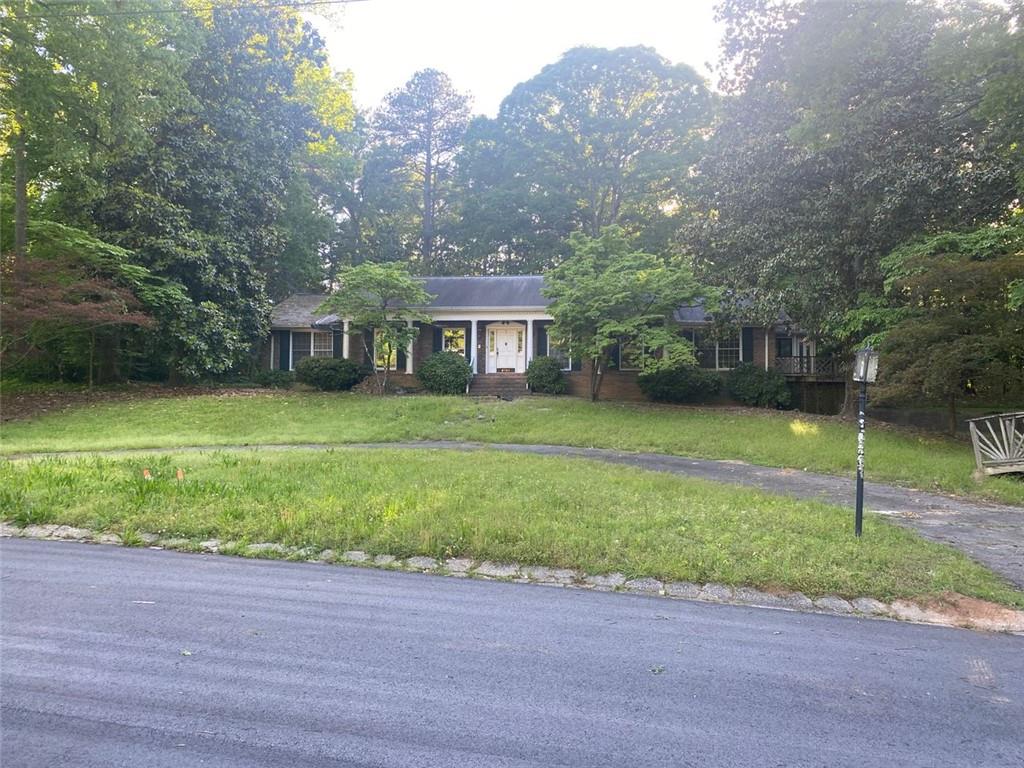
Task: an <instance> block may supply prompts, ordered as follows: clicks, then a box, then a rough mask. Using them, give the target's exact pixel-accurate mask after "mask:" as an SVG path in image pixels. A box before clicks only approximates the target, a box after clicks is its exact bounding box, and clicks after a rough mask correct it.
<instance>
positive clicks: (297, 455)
mask: <svg viewBox="0 0 1024 768" xmlns="http://www.w3.org/2000/svg"><path fill="white" fill-rule="evenodd" d="M143 468H148V469H149V470H150V471H151V473H152V475H153V477H154V479H153V480H148V481H147V480H145V479H143V473H142V470H143ZM178 468H181V469H183V470H184V473H185V478H184V480H183V481H178V480H177V479H176V470H177V469H178ZM0 517H2V518H4V519H8V520H13V521H15V522H17V523H18V524H28V523H38V524H43V523H63V524H68V525H74V526H82V527H88V528H92V529H94V530H102V531H109V532H115V533H119V534H122V535H124V534H128V536H129V538H130V537H131V534H132V533H133V532H135V533H137V532H152V533H158V534H161V535H164V536H168V537H184V538H189V539H194V540H196V541H199V540H202V539H207V538H219V539H221V540H223V541H235V542H239V543H255V542H265V541H269V542H279V543H281V544H285V545H291V546H302V547H305V546H309V547H314V548H316V549H325V548H329V549H334V550H337V551H343V550H346V549H362V550H365V551H367V552H369V553H372V554H385V553H387V554H394V555H398V556H411V555H417V554H418V555H429V556H433V557H439V558H442V557H452V556H467V557H473V558H476V559H479V560H485V559H486V560H497V561H517V562H520V563H525V564H535V565H548V566H554V567H565V568H578V569H582V570H583V571H585V572H588V573H604V572H611V571H621V572H622V573H624V574H626V575H628V576H654V577H657V578H661V579H667V580H687V581H697V582H706V581H718V582H723V583H727V584H733V585H751V586H757V587H761V588H772V587H776V588H783V589H793V590H800V591H803V592H805V593H807V594H808V595H811V596H816V595H822V594H839V595H843V596H846V597H856V596H861V595H871V596H875V597H878V598H879V599H884V600H890V599H893V598H897V597H904V598H916V597H924V596H929V595H935V594H937V593H941V592H943V591H947V590H952V591H956V592H960V593H963V594H967V595H972V596H976V597H980V598H985V599H990V600H995V601H998V602H1001V603H1005V604H1009V605H1016V606H1024V594H1022V593H1020V592H1018V591H1015V590H1013V589H1012V588H1011V587H1009V586H1008V585H1006V584H1005V583H1004V582H1002V581H1001V580H1000V579H999V578H998V577H996V576H995V575H993V574H992V573H991V572H989V571H987V570H986V569H985V568H983V567H982V566H980V565H978V564H976V563H974V562H972V561H971V560H969V559H968V558H967V557H965V556H964V555H962V554H960V553H958V552H956V551H954V550H952V549H950V548H948V547H945V546H941V545H938V544H933V543H930V542H927V541H925V540H923V539H921V538H920V537H918V536H916V535H915V534H913V533H912V532H909V531H906V530H903V529H901V528H898V527H896V526H894V525H891V524H890V523H888V522H886V521H885V520H884V519H882V518H876V517H874V516H870V515H869V516H868V518H867V520H866V522H865V531H864V537H863V539H861V540H856V539H855V538H854V537H853V535H852V533H851V530H850V529H851V519H850V517H851V516H850V514H849V512H848V511H843V510H840V509H838V508H835V507H831V506H827V505H825V504H820V503H815V502H799V501H793V500H790V499H788V498H784V497H779V496H773V495H770V494H765V493H761V492H758V491H754V490H750V489H746V488H738V487H732V486H724V485H717V484H713V483H708V482H704V481H699V480H692V479H686V478H678V477H674V476H671V475H666V474H661V473H656V472H646V471H641V470H637V469H633V468H628V467H618V466H609V465H607V464H603V463H597V462H591V461H586V460H582V459H567V458H558V457H537V456H513V455H505V454H497V453H489V452H479V453H452V452H441V451H426V450H384V449H381V450H359V449H338V450H334V451H330V452H326V453H325V452H313V451H294V452H288V453H278V454H268V453H263V454H256V453H237V452H233V453H216V452H214V453H202V454H200V453H188V454H183V455H179V456H172V455H163V456H160V457H153V456H149V457H132V458H120V459H112V458H95V457H92V458H78V459H68V458H60V459H43V460H33V461H15V462H9V463H7V462H5V463H4V464H3V466H2V467H0Z"/></svg>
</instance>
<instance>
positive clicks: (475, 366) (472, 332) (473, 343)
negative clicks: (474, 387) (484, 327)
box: [469, 320, 480, 373]
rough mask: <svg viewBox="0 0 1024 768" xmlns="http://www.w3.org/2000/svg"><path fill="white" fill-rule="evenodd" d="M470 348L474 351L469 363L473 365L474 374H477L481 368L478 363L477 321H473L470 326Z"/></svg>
mask: <svg viewBox="0 0 1024 768" xmlns="http://www.w3.org/2000/svg"><path fill="white" fill-rule="evenodd" d="M469 328H470V330H469V348H470V349H471V350H472V351H471V352H470V355H469V361H470V362H471V363H472V364H473V373H476V372H477V371H478V370H479V369H480V366H479V364H478V363H477V360H476V356H477V351H478V350H477V346H476V320H473V321H472V322H471V323H470V326H469Z"/></svg>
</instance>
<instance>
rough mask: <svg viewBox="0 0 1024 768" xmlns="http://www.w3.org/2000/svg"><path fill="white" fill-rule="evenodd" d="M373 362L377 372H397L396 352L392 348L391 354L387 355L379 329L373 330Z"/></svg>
mask: <svg viewBox="0 0 1024 768" xmlns="http://www.w3.org/2000/svg"><path fill="white" fill-rule="evenodd" d="M373 362H374V365H375V366H376V367H377V370H378V371H383V370H385V369H386V370H389V371H395V370H398V350H397V349H394V348H392V349H391V354H388V353H387V345H386V344H384V342H383V340H382V338H381V330H380V328H374V329H373Z"/></svg>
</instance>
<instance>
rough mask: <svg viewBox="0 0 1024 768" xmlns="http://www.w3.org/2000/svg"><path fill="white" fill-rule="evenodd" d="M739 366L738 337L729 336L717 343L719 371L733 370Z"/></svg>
mask: <svg viewBox="0 0 1024 768" xmlns="http://www.w3.org/2000/svg"><path fill="white" fill-rule="evenodd" d="M739 364H740V337H739V336H738V335H737V336H730V337H728V338H725V339H722V340H721V341H719V342H718V364H717V366H716V367H717V368H718V369H719V370H724V369H727V368H735V367H736V366H737V365H739Z"/></svg>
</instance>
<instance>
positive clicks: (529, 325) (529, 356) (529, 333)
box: [526, 318, 533, 368]
mask: <svg viewBox="0 0 1024 768" xmlns="http://www.w3.org/2000/svg"><path fill="white" fill-rule="evenodd" d="M531 360H533V319H532V318H531V319H529V320H527V321H526V367H527V368H529V367H530V361H531Z"/></svg>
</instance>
